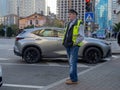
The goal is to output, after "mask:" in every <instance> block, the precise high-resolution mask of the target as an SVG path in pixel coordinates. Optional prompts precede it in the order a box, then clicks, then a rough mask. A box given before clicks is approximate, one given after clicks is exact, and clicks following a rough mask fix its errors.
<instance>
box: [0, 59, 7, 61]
mask: <svg viewBox="0 0 120 90" xmlns="http://www.w3.org/2000/svg"><path fill="white" fill-rule="evenodd" d="M0 60H1V61H2V60H9V58H0Z"/></svg>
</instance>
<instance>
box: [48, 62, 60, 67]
mask: <svg viewBox="0 0 120 90" xmlns="http://www.w3.org/2000/svg"><path fill="white" fill-rule="evenodd" d="M47 64H48V65H49V66H61V65H60V64H58V63H52V62H47Z"/></svg>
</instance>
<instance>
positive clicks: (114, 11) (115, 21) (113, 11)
mask: <svg viewBox="0 0 120 90" xmlns="http://www.w3.org/2000/svg"><path fill="white" fill-rule="evenodd" d="M118 7H119V6H118V4H117V0H112V12H111V13H112V24H113V25H114V24H115V23H117V22H118V18H117V14H116V13H117V12H116V10H117V8H118Z"/></svg>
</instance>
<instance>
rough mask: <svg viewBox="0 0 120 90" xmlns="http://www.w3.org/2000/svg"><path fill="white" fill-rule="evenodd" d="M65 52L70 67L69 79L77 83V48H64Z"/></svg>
mask: <svg viewBox="0 0 120 90" xmlns="http://www.w3.org/2000/svg"><path fill="white" fill-rule="evenodd" d="M66 50H67V55H68V59H69V65H70V79H71V80H72V81H73V82H76V81H78V76H77V62H78V51H79V46H72V47H66Z"/></svg>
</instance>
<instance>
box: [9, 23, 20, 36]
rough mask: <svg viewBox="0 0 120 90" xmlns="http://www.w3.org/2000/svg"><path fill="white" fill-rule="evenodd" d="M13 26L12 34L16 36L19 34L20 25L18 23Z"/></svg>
mask: <svg viewBox="0 0 120 90" xmlns="http://www.w3.org/2000/svg"><path fill="white" fill-rule="evenodd" d="M10 27H11V29H12V34H13V35H14V36H15V35H17V34H18V30H19V29H18V26H17V25H16V24H13V25H11V26H10Z"/></svg>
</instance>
